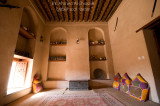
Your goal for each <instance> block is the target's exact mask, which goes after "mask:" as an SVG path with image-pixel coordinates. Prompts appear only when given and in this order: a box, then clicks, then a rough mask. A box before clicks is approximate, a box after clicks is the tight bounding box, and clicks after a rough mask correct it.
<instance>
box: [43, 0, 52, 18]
mask: <svg viewBox="0 0 160 106" xmlns="http://www.w3.org/2000/svg"><path fill="white" fill-rule="evenodd" d="M41 2H42V4H43V6H44V8H45V9H46V12H47V13H48V15H49V17H50V19H51V21H54V17H53V15H52V13H51V11H50V8H49V6H48V4H47V2H46V0H41Z"/></svg>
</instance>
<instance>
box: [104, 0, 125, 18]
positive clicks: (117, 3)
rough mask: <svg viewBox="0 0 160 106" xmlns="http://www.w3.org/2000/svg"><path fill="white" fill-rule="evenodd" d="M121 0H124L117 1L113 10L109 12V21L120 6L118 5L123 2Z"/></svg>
mask: <svg viewBox="0 0 160 106" xmlns="http://www.w3.org/2000/svg"><path fill="white" fill-rule="evenodd" d="M121 2H122V0H118V1H117V2H116V4H115V6H114V7H113V9H112V10H111V12H110V13H109V15H108V17H107V19H106V21H108V20H109V19H110V18H111V17H112V15H113V14H114V12H115V11H116V10H117V8H118V6H119V5H120V4H121Z"/></svg>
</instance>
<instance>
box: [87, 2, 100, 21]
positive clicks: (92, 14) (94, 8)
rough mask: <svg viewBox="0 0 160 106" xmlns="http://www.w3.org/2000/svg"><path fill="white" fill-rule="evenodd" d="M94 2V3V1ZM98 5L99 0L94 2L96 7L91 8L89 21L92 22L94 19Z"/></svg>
mask: <svg viewBox="0 0 160 106" xmlns="http://www.w3.org/2000/svg"><path fill="white" fill-rule="evenodd" d="M92 2H93V1H92ZM97 4H98V0H94V5H93V7H92V8H91V13H90V17H89V21H92V19H93V16H94V13H95V10H96V7H97Z"/></svg>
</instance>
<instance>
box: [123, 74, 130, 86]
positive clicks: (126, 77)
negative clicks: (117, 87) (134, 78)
mask: <svg viewBox="0 0 160 106" xmlns="http://www.w3.org/2000/svg"><path fill="white" fill-rule="evenodd" d="M121 83H122V84H129V85H131V80H130V78H129V76H128V74H127V73H125V74H124V75H123V77H122V79H121Z"/></svg>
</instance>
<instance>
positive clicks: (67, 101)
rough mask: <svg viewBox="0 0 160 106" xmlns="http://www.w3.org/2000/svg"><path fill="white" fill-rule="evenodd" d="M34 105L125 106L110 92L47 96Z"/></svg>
mask: <svg viewBox="0 0 160 106" xmlns="http://www.w3.org/2000/svg"><path fill="white" fill-rule="evenodd" d="M34 106H124V104H123V103H121V102H120V101H118V100H117V99H115V98H114V97H113V96H111V95H110V94H109V93H104V94H89V95H88V94H87V95H85V94H78V95H77V94H76V95H74V94H72V95H70V94H64V95H49V96H45V97H44V98H43V99H42V100H41V101H39V102H38V103H37V104H35V105H34Z"/></svg>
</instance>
